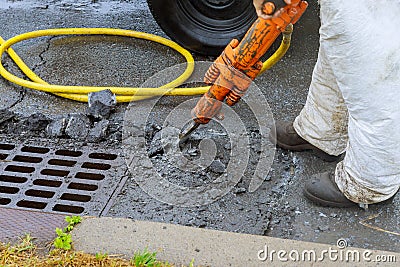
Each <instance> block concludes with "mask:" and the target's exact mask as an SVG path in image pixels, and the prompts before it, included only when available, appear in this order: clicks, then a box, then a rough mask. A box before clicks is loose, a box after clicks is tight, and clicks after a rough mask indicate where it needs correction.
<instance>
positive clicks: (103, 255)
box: [95, 252, 108, 261]
mask: <svg viewBox="0 0 400 267" xmlns="http://www.w3.org/2000/svg"><path fill="white" fill-rule="evenodd" d="M95 257H96V260H98V261H103V260H105V259H106V258H107V257H108V254H107V253H101V252H97V253H96V255H95Z"/></svg>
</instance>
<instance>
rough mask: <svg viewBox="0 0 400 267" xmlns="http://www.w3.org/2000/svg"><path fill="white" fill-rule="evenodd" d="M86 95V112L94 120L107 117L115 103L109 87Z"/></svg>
mask: <svg viewBox="0 0 400 267" xmlns="http://www.w3.org/2000/svg"><path fill="white" fill-rule="evenodd" d="M88 97H89V101H88V103H89V108H88V114H89V116H91V117H93V118H95V119H96V120H101V119H107V118H108V117H109V116H110V114H111V113H112V112H113V111H114V109H115V106H116V105H117V99H116V96H115V94H113V93H112V92H111V90H109V89H107V90H103V91H99V92H94V93H90V94H89V96H88Z"/></svg>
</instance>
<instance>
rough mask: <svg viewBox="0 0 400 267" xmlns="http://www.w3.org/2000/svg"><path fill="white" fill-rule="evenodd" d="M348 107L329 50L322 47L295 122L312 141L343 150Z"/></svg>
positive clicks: (332, 150)
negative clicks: (302, 105) (304, 101)
mask: <svg viewBox="0 0 400 267" xmlns="http://www.w3.org/2000/svg"><path fill="white" fill-rule="evenodd" d="M347 121H348V114H347V107H346V105H345V103H344V100H343V97H342V93H341V92H340V90H339V87H338V85H337V83H336V77H335V76H334V74H333V71H332V68H331V66H330V65H329V63H328V61H327V59H326V54H325V51H324V50H323V48H322V47H320V49H319V53H318V60H317V63H316V65H315V67H314V72H313V75H312V80H311V84H310V88H309V92H308V96H307V101H306V104H305V105H304V108H303V110H302V111H301V112H300V114H299V116H297V118H296V119H295V121H294V123H293V126H294V128H295V130H296V132H297V133H298V134H299V135H300V136H301V137H302V138H303V139H305V140H307V141H308V142H309V143H311V144H313V145H314V146H316V147H318V148H319V149H321V150H323V151H325V152H326V153H328V154H330V155H335V156H337V155H340V154H342V153H343V152H344V151H345V149H346V146H347V140H348V138H347Z"/></svg>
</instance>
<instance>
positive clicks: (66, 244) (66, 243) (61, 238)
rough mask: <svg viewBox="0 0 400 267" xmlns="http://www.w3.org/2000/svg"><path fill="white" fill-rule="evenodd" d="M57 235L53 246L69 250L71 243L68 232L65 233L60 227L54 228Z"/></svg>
mask: <svg viewBox="0 0 400 267" xmlns="http://www.w3.org/2000/svg"><path fill="white" fill-rule="evenodd" d="M56 234H57V237H56V239H54V246H55V247H56V248H60V249H64V250H70V249H71V243H72V236H71V234H69V233H65V232H64V231H63V230H62V229H60V228H56Z"/></svg>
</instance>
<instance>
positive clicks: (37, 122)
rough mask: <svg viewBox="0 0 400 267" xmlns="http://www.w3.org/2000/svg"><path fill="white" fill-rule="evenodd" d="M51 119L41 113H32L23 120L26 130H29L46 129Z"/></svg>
mask: <svg viewBox="0 0 400 267" xmlns="http://www.w3.org/2000/svg"><path fill="white" fill-rule="evenodd" d="M50 122H51V120H50V119H49V118H47V117H46V116H45V115H43V114H41V113H35V114H32V115H30V116H29V117H28V118H26V119H25V120H24V121H23V125H24V128H25V129H24V130H25V131H26V130H28V131H44V130H45V129H46V127H47V125H49V123H50Z"/></svg>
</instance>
